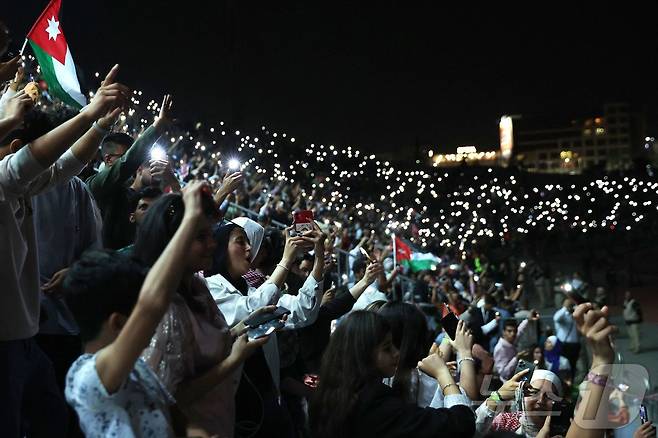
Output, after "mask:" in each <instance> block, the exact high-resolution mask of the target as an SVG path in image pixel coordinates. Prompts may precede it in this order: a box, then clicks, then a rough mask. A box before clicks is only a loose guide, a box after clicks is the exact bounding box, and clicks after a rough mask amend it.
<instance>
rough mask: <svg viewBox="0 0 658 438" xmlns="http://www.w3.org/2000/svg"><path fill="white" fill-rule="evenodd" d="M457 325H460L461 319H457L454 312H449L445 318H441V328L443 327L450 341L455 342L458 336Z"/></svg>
mask: <svg viewBox="0 0 658 438" xmlns="http://www.w3.org/2000/svg"><path fill="white" fill-rule="evenodd" d="M457 324H459V319H457V317H456V316H455V314H454V313H452V312H448V313H447V314H446V315H445V316H444V317H443V318H441V327H443V330H445V332H446V334H447V335H448V336H450V339H451V340H453V341H454V340H455V336H456V335H457Z"/></svg>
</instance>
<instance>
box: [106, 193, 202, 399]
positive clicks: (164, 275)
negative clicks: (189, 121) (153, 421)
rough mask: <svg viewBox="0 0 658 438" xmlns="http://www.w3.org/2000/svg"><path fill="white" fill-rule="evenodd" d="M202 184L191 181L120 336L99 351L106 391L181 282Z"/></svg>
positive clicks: (116, 383) (124, 371) (120, 378)
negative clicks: (179, 217) (167, 239)
mask: <svg viewBox="0 0 658 438" xmlns="http://www.w3.org/2000/svg"><path fill="white" fill-rule="evenodd" d="M204 186H205V184H203V183H193V184H191V185H190V186H189V188H188V189H187V190H186V192H185V195H184V197H183V201H184V203H185V213H184V216H183V220H182V222H181V225H180V226H179V227H178V230H177V231H176V233H175V234H174V237H173V238H172V239H171V241H170V242H169V244H168V245H167V247H166V248H165V250H164V252H163V253H162V255H161V256H160V257H159V258H158V260H157V261H156V262H155V264H154V265H153V267H152V268H151V270H150V271H149V273H148V275H147V276H146V279H145V280H144V285H143V286H142V289H141V291H140V293H139V298H138V300H137V304H136V305H135V308H134V309H133V311H132V312H131V314H130V317H129V318H128V321H127V322H126V325H125V326H124V327H123V329H122V330H121V332H120V333H119V336H118V337H117V339H116V340H115V341H114V342H113V343H111V344H110V345H109V346H107V347H105V348H104V349H102V350H101V351H100V352H99V353H98V356H97V358H96V369H97V372H98V375H99V377H100V379H101V381H102V382H103V385H104V386H105V388H106V389H107V391H108V392H109V393H113V392H115V391H116V390H118V389H119V387H120V386H121V385H122V384H123V382H124V381H125V380H126V378H127V377H128V375H129V374H130V372H131V371H132V369H133V367H134V366H135V361H136V360H137V359H138V358H139V356H140V354H141V353H142V351H143V350H144V348H146V346H147V345H148V343H149V341H150V340H151V337H152V336H153V333H155V329H156V328H157V326H158V324H159V323H160V320H161V319H162V316H163V315H164V314H165V312H166V311H167V308H168V307H169V303H170V302H171V298H172V296H173V294H174V292H175V291H176V288H177V287H178V285H179V283H180V281H181V277H182V274H183V267H184V265H185V264H184V263H183V259H184V258H185V256H186V254H187V252H188V251H189V247H190V245H191V244H192V241H193V240H194V238H195V236H196V233H197V227H198V224H199V219H200V217H201V216H202V214H203V208H202V203H201V194H202V189H203V187H204Z"/></svg>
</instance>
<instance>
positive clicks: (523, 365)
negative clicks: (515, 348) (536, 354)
mask: <svg viewBox="0 0 658 438" xmlns="http://www.w3.org/2000/svg"><path fill="white" fill-rule="evenodd" d="M523 370H530V371H528V372H527V373H526V374H525V375H524V376H523V377H521V381H522V382H528V381H530V377H531V376H532V373H533V372H534V371H535V364H534V363H532V362H527V361H525V360H523V359H519V362H518V363H517V364H516V370H514V374H518V373H520V372H521V371H523Z"/></svg>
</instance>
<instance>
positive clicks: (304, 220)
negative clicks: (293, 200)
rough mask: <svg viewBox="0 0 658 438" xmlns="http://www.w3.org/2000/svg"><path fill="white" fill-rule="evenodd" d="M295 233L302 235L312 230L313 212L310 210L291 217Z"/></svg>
mask: <svg viewBox="0 0 658 438" xmlns="http://www.w3.org/2000/svg"><path fill="white" fill-rule="evenodd" d="M293 218H294V224H295V231H297V232H298V233H303V232H305V231H312V230H313V212H312V211H311V210H302V211H298V212H296V213H295V214H294V215H293Z"/></svg>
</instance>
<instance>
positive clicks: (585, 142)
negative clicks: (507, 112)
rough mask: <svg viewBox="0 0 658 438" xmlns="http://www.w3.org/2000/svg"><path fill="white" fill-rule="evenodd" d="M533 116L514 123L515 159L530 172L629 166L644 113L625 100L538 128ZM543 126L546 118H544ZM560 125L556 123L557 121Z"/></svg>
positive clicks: (643, 128) (634, 154)
mask: <svg viewBox="0 0 658 438" xmlns="http://www.w3.org/2000/svg"><path fill="white" fill-rule="evenodd" d="M533 122H535V121H534V120H532V118H530V119H528V118H526V117H524V118H522V119H521V120H520V122H518V123H517V125H516V128H517V131H516V134H515V140H516V147H517V151H516V161H517V163H518V164H519V165H520V166H521V167H523V168H525V169H527V170H529V171H531V172H546V173H581V172H583V171H585V170H588V169H601V170H607V171H613V170H622V169H628V168H630V167H631V166H632V161H633V158H634V157H636V156H637V155H639V153H640V150H639V149H638V148H637V147H636V146H638V145H641V143H642V142H641V141H640V139H643V138H644V130H645V127H644V117H643V115H641V114H634V113H632V112H631V111H630V107H629V105H628V104H625V103H610V104H606V105H604V107H603V113H602V114H601V115H595V116H590V117H586V118H584V119H579V120H572V121H571V123H563V124H562V126H560V127H557V128H543V129H542V128H538V127H537V126H536V125H537V124H536V123H534V124H535V126H531V125H533ZM544 123H545V125H544V126H546V124H548V123H546V122H544ZM558 125H559V124H558Z"/></svg>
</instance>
